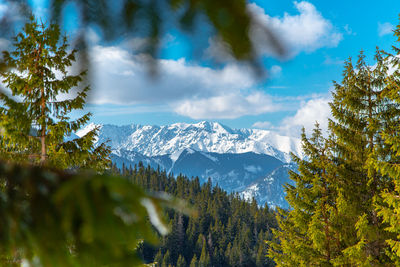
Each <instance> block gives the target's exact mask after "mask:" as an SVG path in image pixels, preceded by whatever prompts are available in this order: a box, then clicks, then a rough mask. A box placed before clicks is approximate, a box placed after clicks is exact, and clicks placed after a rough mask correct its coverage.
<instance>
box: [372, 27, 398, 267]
mask: <svg viewBox="0 0 400 267" xmlns="http://www.w3.org/2000/svg"><path fill="white" fill-rule="evenodd" d="M394 35H395V37H396V38H397V42H400V24H399V25H398V26H397V27H396V30H395V31H394ZM393 49H394V53H393V54H392V53H386V55H387V58H386V61H387V62H388V63H389V66H391V68H392V70H391V72H390V75H388V77H387V78H386V80H385V82H386V83H387V86H386V88H385V90H384V91H383V94H384V97H386V98H387V99H389V100H390V101H392V102H391V104H392V105H393V106H394V110H400V59H399V56H400V48H398V47H396V46H393ZM385 114H386V117H389V118H390V119H391V120H388V119H387V118H386V117H385V118H383V119H382V120H384V121H388V122H389V123H387V124H386V127H385V128H384V129H383V131H382V133H381V135H382V137H383V140H384V142H385V144H386V145H387V147H388V148H389V149H390V155H389V156H387V155H386V157H382V156H381V155H380V153H379V151H376V153H375V155H374V156H375V158H374V161H373V163H374V166H375V169H376V171H377V172H379V173H381V174H382V175H384V176H385V177H387V178H388V179H389V180H390V181H391V182H392V183H393V185H392V186H390V187H386V188H383V190H381V191H382V192H381V195H380V197H381V198H380V200H381V201H380V202H378V203H376V208H377V212H378V215H379V216H380V217H381V218H382V220H383V223H385V225H386V226H387V227H386V230H387V231H388V232H389V233H391V236H390V237H388V238H387V239H386V242H387V244H388V245H389V248H388V249H387V250H386V254H387V255H388V256H389V257H390V259H391V260H392V262H393V264H394V265H395V266H400V224H399V221H400V124H399V120H400V116H399V114H398V113H397V112H393V109H387V112H386V113H385Z"/></svg>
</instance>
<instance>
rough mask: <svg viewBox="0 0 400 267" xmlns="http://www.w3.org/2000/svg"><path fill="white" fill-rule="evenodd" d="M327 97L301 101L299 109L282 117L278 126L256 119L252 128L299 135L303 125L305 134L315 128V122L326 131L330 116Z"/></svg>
mask: <svg viewBox="0 0 400 267" xmlns="http://www.w3.org/2000/svg"><path fill="white" fill-rule="evenodd" d="M330 101H331V99H330V98H328V97H316V98H312V99H310V100H308V101H303V102H302V103H301V104H300V107H299V109H298V110H297V111H296V113H295V114H294V115H293V116H288V117H286V118H284V119H283V120H282V121H281V122H280V124H279V125H278V126H275V125H272V124H271V123H270V122H268V121H258V122H256V123H254V124H253V125H252V127H253V128H261V129H270V130H275V131H278V132H279V133H281V134H283V135H288V136H299V135H300V134H301V129H302V128H303V127H304V128H305V130H306V133H307V134H310V133H311V132H312V131H313V129H314V128H315V123H316V122H318V123H319V127H320V128H321V129H322V131H323V133H324V134H326V133H327V129H328V119H329V118H331V112H330V106H329V102H330Z"/></svg>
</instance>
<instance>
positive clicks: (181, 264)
mask: <svg viewBox="0 0 400 267" xmlns="http://www.w3.org/2000/svg"><path fill="white" fill-rule="evenodd" d="M176 267H186V261H185V258H184V257H182V255H179V257H178V261H177V262H176Z"/></svg>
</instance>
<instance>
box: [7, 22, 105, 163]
mask: <svg viewBox="0 0 400 267" xmlns="http://www.w3.org/2000/svg"><path fill="white" fill-rule="evenodd" d="M13 45H14V47H15V49H14V51H12V52H8V51H5V52H3V58H4V62H5V63H6V64H7V66H8V67H9V68H8V69H7V70H6V71H4V72H2V73H1V74H0V75H1V77H2V78H3V83H4V84H5V85H6V87H7V88H8V89H9V90H10V93H11V95H12V96H10V95H6V94H5V93H0V100H1V102H2V106H1V108H0V121H1V123H0V126H1V127H0V128H1V138H0V142H1V145H2V146H1V154H2V156H3V157H4V158H9V159H18V160H26V161H30V162H34V163H40V164H47V165H52V166H57V167H59V168H76V167H89V168H95V169H98V170H102V169H105V168H106V167H109V166H108V165H109V163H110V161H109V158H108V157H109V156H108V155H109V152H110V151H109V148H108V147H107V146H105V144H101V145H100V146H98V147H94V141H95V138H96V135H97V133H96V131H97V129H93V130H92V131H89V132H88V133H87V134H86V135H85V136H83V137H81V138H76V139H73V140H69V141H66V140H65V138H66V137H67V136H69V135H71V134H72V133H74V132H75V131H77V130H78V129H80V128H81V127H82V126H83V125H85V124H86V123H87V122H88V121H89V119H90V116H91V114H90V113H87V114H85V115H83V116H82V117H80V118H78V119H76V120H71V118H70V117H69V113H70V112H71V111H73V110H75V109H83V107H84V104H85V99H86V96H87V92H88V91H89V86H84V87H83V86H81V84H82V82H83V81H84V76H85V74H86V72H85V71H83V72H81V73H79V74H77V75H71V74H69V72H70V71H69V69H70V68H71V66H72V63H73V62H74V61H75V55H76V53H77V51H76V50H72V51H70V52H68V49H69V48H68V47H69V46H68V43H67V38H66V37H65V36H64V37H62V36H61V32H60V29H59V26H58V25H57V24H50V25H49V26H48V27H46V26H45V24H43V23H38V22H37V21H35V19H34V18H33V17H31V19H30V21H29V22H28V23H26V24H25V26H24V28H23V30H22V32H20V33H18V34H17V35H16V37H15V38H14V43H13ZM82 87H83V88H82ZM79 88H80V89H81V90H80V91H78V92H77V95H76V97H75V98H72V99H66V100H62V99H61V98H60V97H61V95H68V94H71V93H72V89H79Z"/></svg>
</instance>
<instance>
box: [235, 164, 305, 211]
mask: <svg viewBox="0 0 400 267" xmlns="http://www.w3.org/2000/svg"><path fill="white" fill-rule="evenodd" d="M290 170H292V171H296V170H297V166H296V165H295V164H293V163H289V164H284V165H282V166H279V167H278V168H276V169H275V170H273V171H272V172H271V173H269V174H268V175H267V176H265V177H262V178H260V179H258V180H257V181H255V182H253V183H252V184H250V185H249V186H247V188H246V189H244V190H243V191H242V192H240V195H241V196H242V197H243V198H245V199H247V200H251V199H252V198H255V199H256V200H257V203H258V204H260V205H264V204H267V205H268V206H270V207H276V206H278V207H281V208H288V207H289V205H288V203H287V202H286V200H285V196H286V194H285V190H284V187H283V185H284V184H293V181H292V180H290V178H289V171H290Z"/></svg>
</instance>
